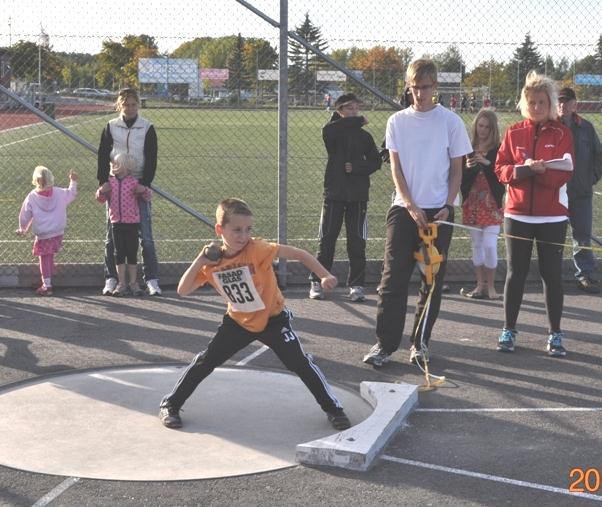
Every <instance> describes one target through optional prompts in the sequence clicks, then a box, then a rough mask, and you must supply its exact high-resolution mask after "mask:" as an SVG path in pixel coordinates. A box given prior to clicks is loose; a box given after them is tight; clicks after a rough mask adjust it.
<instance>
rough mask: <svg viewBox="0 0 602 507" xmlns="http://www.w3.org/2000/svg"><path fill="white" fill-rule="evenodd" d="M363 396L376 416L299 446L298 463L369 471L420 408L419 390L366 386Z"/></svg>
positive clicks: (407, 386) (378, 384)
mask: <svg viewBox="0 0 602 507" xmlns="http://www.w3.org/2000/svg"><path fill="white" fill-rule="evenodd" d="M360 393H361V395H362V398H364V399H365V400H366V401H367V402H368V403H370V405H372V407H373V408H374V412H373V413H372V414H371V415H370V417H368V418H367V419H365V420H364V421H362V422H361V423H360V424H358V425H356V426H352V427H351V428H349V429H348V430H345V431H342V432H340V433H336V434H334V435H331V436H328V437H324V438H320V439H318V440H313V441H311V442H306V443H303V444H299V445H297V450H296V451H297V452H296V459H297V461H298V462H299V463H302V464H305V465H326V466H335V467H340V468H346V469H348V470H358V471H362V472H363V471H366V470H368V469H370V467H371V466H372V464H373V463H374V460H375V459H376V457H377V456H378V455H379V453H380V452H381V450H382V449H383V448H384V447H385V446H386V445H387V443H388V442H389V440H390V439H391V438H392V437H393V436H394V435H395V434H396V433H397V432H398V431H399V430H400V429H401V427H402V426H403V423H404V421H405V420H406V418H407V417H408V416H409V414H410V413H411V412H412V410H414V408H415V407H416V406H417V405H418V386H415V385H411V384H392V383H387V382H362V383H361V384H360Z"/></svg>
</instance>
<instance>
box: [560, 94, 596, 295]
mask: <svg viewBox="0 0 602 507" xmlns="http://www.w3.org/2000/svg"><path fill="white" fill-rule="evenodd" d="M558 115H559V117H560V120H561V121H562V122H563V123H564V124H565V125H566V126H567V127H569V128H570V129H571V131H572V132H573V143H574V149H575V163H574V167H575V169H574V173H573V177H572V178H571V180H570V181H569V182H568V184H567V193H568V196H569V213H570V216H569V218H570V222H571V229H572V231H573V260H574V263H575V267H576V272H575V277H576V278H577V287H579V288H580V289H581V290H583V291H585V292H588V293H590V294H598V293H599V292H600V286H599V284H598V281H597V280H596V279H595V271H596V259H595V258H594V254H593V251H592V250H591V249H590V248H589V247H591V238H592V221H593V219H592V215H593V202H592V197H593V186H594V185H595V184H596V183H597V182H598V180H599V179H600V176H602V146H601V145H600V139H599V138H598V135H597V134H596V130H595V129H594V127H593V125H592V124H591V123H590V122H589V121H587V120H585V119H584V118H582V117H581V116H579V115H578V114H577V96H576V95H575V91H574V90H573V89H572V88H563V89H562V90H560V92H559V94H558ZM583 247H586V248H583Z"/></svg>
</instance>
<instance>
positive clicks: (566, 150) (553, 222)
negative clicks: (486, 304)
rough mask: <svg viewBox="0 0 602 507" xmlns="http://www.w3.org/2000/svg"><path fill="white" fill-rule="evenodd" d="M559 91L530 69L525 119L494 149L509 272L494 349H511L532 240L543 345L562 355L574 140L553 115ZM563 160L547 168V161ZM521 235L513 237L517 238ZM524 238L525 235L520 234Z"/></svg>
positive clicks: (522, 105) (522, 107)
mask: <svg viewBox="0 0 602 507" xmlns="http://www.w3.org/2000/svg"><path fill="white" fill-rule="evenodd" d="M557 102H558V92H557V88H556V84H555V83H554V81H552V80H551V79H550V78H548V77H546V76H542V75H539V74H537V73H535V72H534V71H531V72H530V73H529V74H528V75H527V79H526V82H525V86H524V87H523V89H522V92H521V98H520V102H519V106H520V111H521V114H522V115H523V116H524V117H525V118H526V119H525V120H524V121H521V122H519V123H516V124H514V125H512V126H511V127H510V128H509V129H508V130H507V131H506V134H505V135H504V140H503V141H502V145H501V146H500V149H499V151H498V155H497V159H496V163H495V172H496V175H497V177H498V179H499V181H500V182H501V183H504V184H506V185H507V190H508V194H507V199H506V206H505V209H504V230H505V232H506V234H507V235H508V236H507V237H506V254H507V264H508V271H507V275H506V285H505V287H504V313H505V322H504V328H503V329H502V333H501V334H500V337H499V340H498V345H497V350H499V351H501V352H513V351H514V344H515V341H516V335H517V334H518V333H517V331H516V321H517V319H518V313H519V310H520V305H521V302H522V299H523V292H524V287H525V280H526V278H527V274H528V271H529V264H530V263H531V252H532V249H533V240H537V242H536V247H537V256H538V259H539V272H540V275H541V278H542V280H543V287H544V296H545V301H546V312H547V316H548V323H549V336H548V345H547V350H548V354H549V355H550V356H554V357H563V356H565V355H566V349H565V348H564V347H563V345H562V339H563V337H564V335H563V333H562V331H561V330H560V319H561V316H562V305H563V299H564V294H563V291H562V251H563V247H562V246H561V245H562V244H563V243H564V241H565V236H566V229H567V223H568V222H567V216H568V198H567V193H566V183H567V181H568V180H569V179H570V178H571V175H572V160H573V139H572V135H571V131H570V129H568V128H567V127H565V126H564V125H563V124H562V123H560V122H559V121H558V120H557V111H556V110H557V107H556V106H557ZM556 159H565V160H564V161H563V162H562V163H557V164H556V167H560V166H563V169H558V168H556V169H552V168H551V166H552V165H553V164H550V163H548V162H549V161H551V160H556ZM517 237H518V238H521V239H516V238H517ZM523 238H524V239H523Z"/></svg>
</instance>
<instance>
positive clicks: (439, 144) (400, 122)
mask: <svg viewBox="0 0 602 507" xmlns="http://www.w3.org/2000/svg"><path fill="white" fill-rule="evenodd" d="M386 145H387V148H388V149H390V150H393V151H396V152H397V153H398V155H399V160H400V162H401V168H402V171H403V176H404V178H405V180H406V183H407V185H408V189H409V191H410V195H411V196H412V199H413V200H414V202H415V203H416V205H417V206H419V207H420V208H441V207H442V206H443V205H444V204H445V202H446V201H447V195H448V190H449V170H450V164H451V159H452V158H455V157H461V156H463V155H466V154H468V153H470V152H471V151H472V146H471V144H470V139H469V138H468V133H467V132H466V127H465V126H464V122H463V121H462V119H461V118H460V117H459V116H458V115H457V114H455V113H452V112H451V111H449V110H448V109H446V108H445V107H443V106H441V105H440V104H437V105H436V106H435V107H434V108H433V109H431V110H430V111H427V112H425V113H423V112H420V111H416V110H415V109H414V108H413V107H408V108H406V109H404V110H402V111H399V112H397V113H395V114H394V115H392V116H391V117H390V118H389V121H388V122H387V134H386ZM393 204H394V205H397V206H403V207H405V206H406V203H405V202H404V201H403V200H402V199H401V196H400V195H399V194H398V193H396V194H395V200H394V201H393Z"/></svg>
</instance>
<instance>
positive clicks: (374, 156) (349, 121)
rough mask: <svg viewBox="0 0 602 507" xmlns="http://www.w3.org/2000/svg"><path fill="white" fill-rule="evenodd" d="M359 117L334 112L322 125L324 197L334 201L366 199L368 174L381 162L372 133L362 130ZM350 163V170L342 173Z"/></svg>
mask: <svg viewBox="0 0 602 507" xmlns="http://www.w3.org/2000/svg"><path fill="white" fill-rule="evenodd" d="M363 124H364V118H363V117H362V116H350V117H347V118H343V117H341V116H340V115H339V114H338V113H336V112H335V113H334V114H333V115H332V118H331V119H330V121H329V122H328V123H327V124H326V125H324V127H323V128H322V139H324V145H325V146H326V151H327V152H328V162H327V164H326V173H325V174H324V197H325V198H326V199H333V200H335V201H367V200H368V193H369V192H368V191H369V189H370V175H371V174H372V173H373V172H375V171H378V170H379V169H380V165H381V159H380V155H379V153H378V149H377V148H376V144H374V139H373V138H372V136H371V135H370V134H369V133H368V132H366V131H365V130H364V129H362V125H363ZM346 162H351V165H352V168H353V169H352V171H351V172H350V173H347V172H345V163H346Z"/></svg>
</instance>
